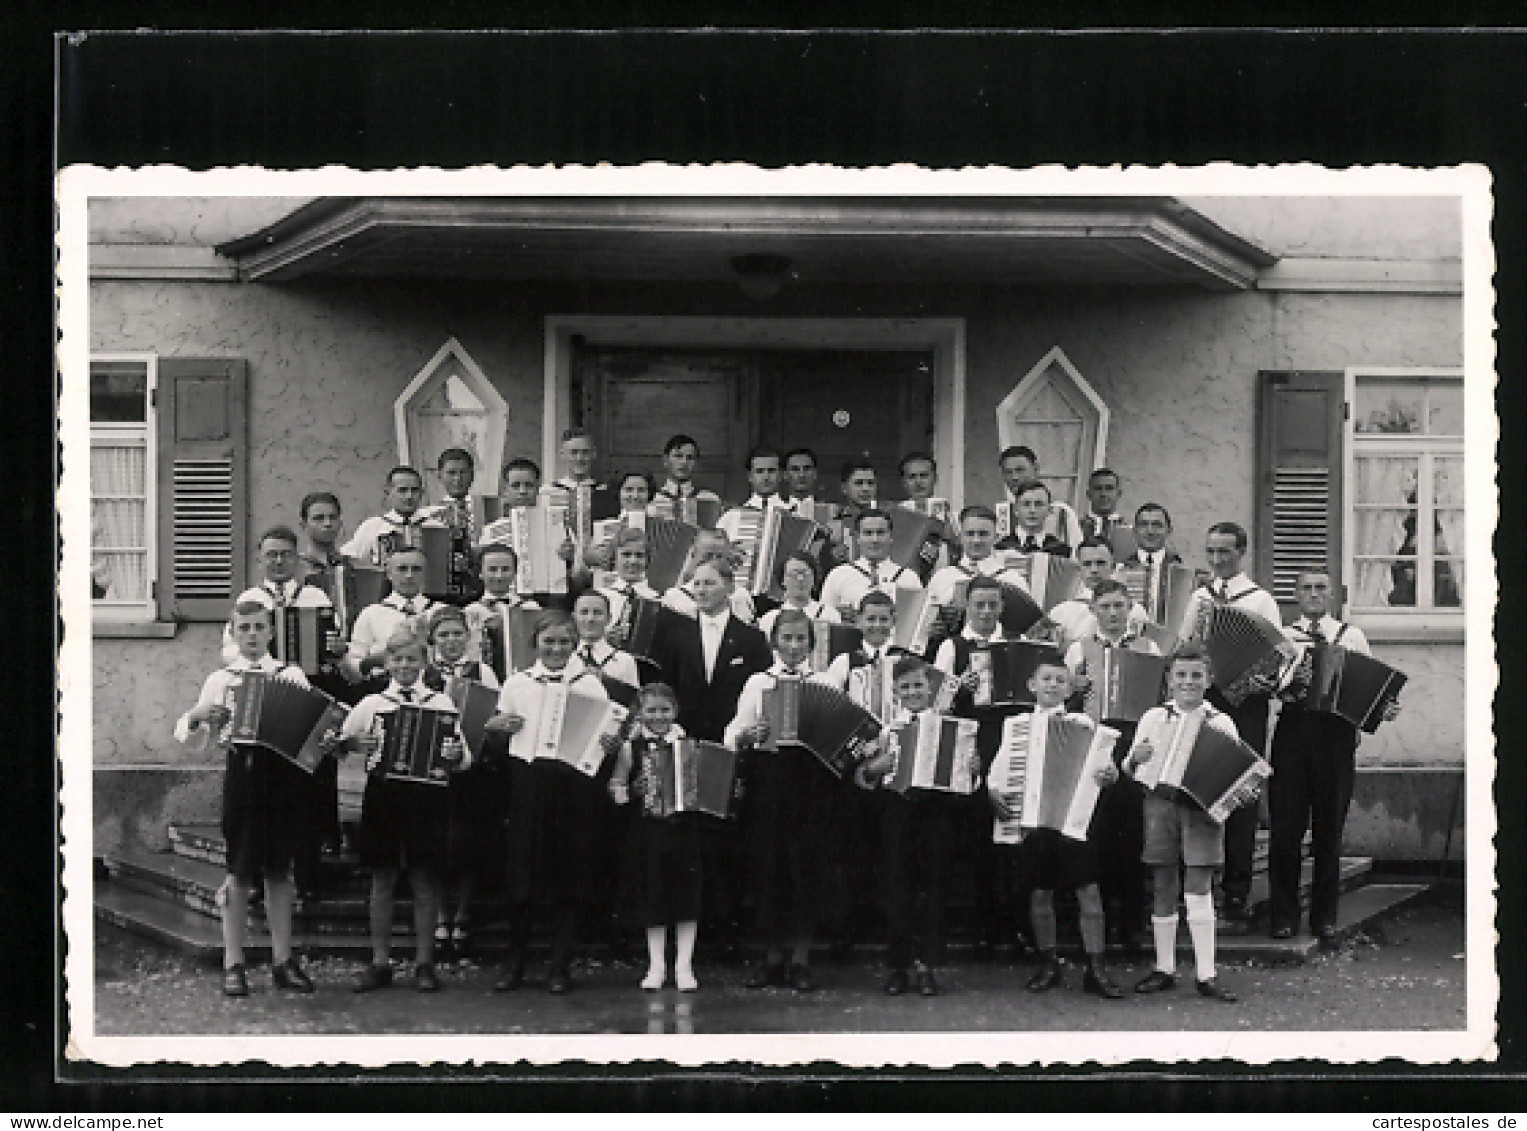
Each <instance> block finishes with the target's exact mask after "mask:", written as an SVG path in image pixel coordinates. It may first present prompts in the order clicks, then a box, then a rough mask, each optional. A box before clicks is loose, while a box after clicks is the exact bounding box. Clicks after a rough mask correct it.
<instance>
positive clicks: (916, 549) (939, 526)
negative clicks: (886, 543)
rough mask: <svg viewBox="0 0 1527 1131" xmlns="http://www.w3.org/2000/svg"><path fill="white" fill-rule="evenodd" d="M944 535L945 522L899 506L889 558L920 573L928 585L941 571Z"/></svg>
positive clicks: (892, 531) (918, 574) (919, 575)
mask: <svg viewBox="0 0 1527 1131" xmlns="http://www.w3.org/2000/svg"><path fill="white" fill-rule="evenodd" d="M943 532H944V522H943V520H942V519H939V518H937V517H935V516H933V515H931V514H921V513H919V512H918V511H915V510H907V509H904V508H902V507H898V508H897V509H896V511H895V513H894V514H893V515H892V519H891V549H890V553H889V554H887V555H886V556H887V557H888V558H889V559H890V560H891V561H893V562H895V563H896V564H897V565H899V566H903V567H904V568H906V569H910V570H911V571H912V572H913V573H915V574H917V576H918V577H919V578H920V579H921V580H922V583H923V584H924V585H926V584H928V578H929V577H931V576H932V575H933V571H934V570H935V569H936V568H938V554H939V548H940V546H941V545H942V544H943Z"/></svg>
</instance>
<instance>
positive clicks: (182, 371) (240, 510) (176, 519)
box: [157, 358, 248, 621]
mask: <svg viewBox="0 0 1527 1131" xmlns="http://www.w3.org/2000/svg"><path fill="white" fill-rule="evenodd" d="M247 385H248V366H247V364H246V363H245V362H243V361H238V360H226V359H216V360H213V359H201V358H164V359H161V360H160V362H159V387H158V394H157V401H158V404H157V408H158V414H159V416H158V425H159V582H158V600H159V616H160V619H161V620H182V621H221V620H226V619H227V617H228V610H229V607H230V604H231V602H232V600H233V598H234V597H235V596H236V595H237V594H238V593H240V592H242V591H243V589H244V572H245V569H244V565H245V560H246V558H247V552H246V530H245V527H246V517H245V516H246V506H245V479H246V467H245V465H246V461H247V458H248V432H247V426H246V412H245V404H246V394H247Z"/></svg>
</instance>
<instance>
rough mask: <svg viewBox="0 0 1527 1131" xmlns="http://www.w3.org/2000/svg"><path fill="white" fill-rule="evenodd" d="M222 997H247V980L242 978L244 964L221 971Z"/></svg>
mask: <svg viewBox="0 0 1527 1131" xmlns="http://www.w3.org/2000/svg"><path fill="white" fill-rule="evenodd" d="M223 996H224V997H248V996H249V979H248V978H247V977H245V976H244V964H243V963H242V962H241V963H239V964H238V965H237V966H230V967H228V969H226V970H224V971H223Z"/></svg>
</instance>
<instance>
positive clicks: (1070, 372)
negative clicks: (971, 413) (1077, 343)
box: [997, 346, 1108, 509]
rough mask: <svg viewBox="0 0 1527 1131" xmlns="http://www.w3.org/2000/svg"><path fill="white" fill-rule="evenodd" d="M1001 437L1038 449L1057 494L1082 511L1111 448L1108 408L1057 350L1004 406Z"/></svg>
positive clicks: (1031, 372) (1000, 409)
mask: <svg viewBox="0 0 1527 1131" xmlns="http://www.w3.org/2000/svg"><path fill="white" fill-rule="evenodd" d="M997 439H998V442H999V443H1000V444H1001V447H1002V449H1004V450H1005V449H1007V448H1009V447H1011V446H1012V445H1014V444H1024V445H1027V446H1028V447H1030V448H1032V449H1034V453H1035V454H1036V455H1037V456H1038V457H1039V470H1040V473H1041V474H1040V478H1042V479H1043V480H1044V481H1045V483H1046V484H1047V485H1048V486H1049V488H1050V491H1051V493H1052V494H1053V495H1054V496H1055V498H1056V499H1059V500H1063V501H1065V502H1068V503H1070V504H1071V505H1072V506H1073V507H1076V508H1078V509H1080V508H1082V507H1083V506H1084V504H1085V502H1086V493H1087V475H1088V474H1089V473H1090V472H1091V471H1092V469H1093V468H1094V467H1100V466H1102V464H1103V455H1104V452H1105V451H1106V450H1107V446H1108V406H1107V405H1106V404H1104V403H1103V398H1102V397H1100V396H1098V394H1097V391H1096V390H1095V389H1093V387H1092V386H1091V385H1090V384H1088V382H1087V379H1086V378H1085V377H1083V376H1082V375H1081V373H1080V372H1079V371H1078V370H1077V368H1076V366H1074V365H1072V364H1071V359H1070V358H1068V357H1067V356H1066V354H1065V351H1064V350H1062V349H1061V348H1060V347H1059V346H1056V347H1055V348H1054V349H1052V350H1051V351H1050V352H1049V353H1047V354H1045V355H1044V357H1042V358H1040V360H1039V364H1037V365H1036V366H1034V368H1033V369H1030V370H1029V371H1028V373H1027V374H1026V375H1025V376H1024V378H1023V380H1021V381H1019V382H1018V384H1017V385H1016V386H1014V388H1013V390H1012V392H1010V393H1008V394H1007V396H1005V397H1003V398H1002V400H1001V401H1000V402H999V403H998V405H997Z"/></svg>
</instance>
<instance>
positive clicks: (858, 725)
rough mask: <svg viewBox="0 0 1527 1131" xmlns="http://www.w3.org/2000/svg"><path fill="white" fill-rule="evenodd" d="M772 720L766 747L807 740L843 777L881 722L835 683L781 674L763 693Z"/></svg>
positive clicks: (858, 759)
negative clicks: (784, 676) (786, 677)
mask: <svg viewBox="0 0 1527 1131" xmlns="http://www.w3.org/2000/svg"><path fill="white" fill-rule="evenodd" d="M763 714H764V719H765V720H766V721H767V722H768V724H769V739H768V741H767V742H766V743H765V749H768V750H777V749H778V748H779V747H780V746H781V745H792V746H804V747H805V748H806V749H808V750H810V751H811V752H812V753H813V754H815V755H816V756H817V758H818V759H820V760H821V762H822V764H823V765H824V766H826V767H827V768H828V769H829V770H831V771H832V772H833V773H834V774H836V775H838V776H839V777H843V776H845V775H848V774H851V773H852V771H853V769H854V768H855V767H856V766H857V765H858V764H859V763H860V762H861V761H863V759H864V757H865V750H866V745H867V744H868V743H869V742H870V740H872V739H874V738H875V737H876V736H877V735H879V734H880V722H879V720H877V719H876V718H875V716H874V715H872V714H870V713H869V712H868V711H867V710H865V709H864V708H863V707H861V706H859V704H857V703H855V702H854V701H853V700H852V699H850V698H849V697H848V696H847V695H845V694H844V693H843V692H841V691H839V690H838V689H837V688H836V687H831V686H829V685H828V684H825V683H815V682H813V681H811V680H805V679H781V680H779V681H778V682H777V683H776V684H775V685H774V686H773V687H771V688H767V689H766V690H765V691H764V693H763Z"/></svg>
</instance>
